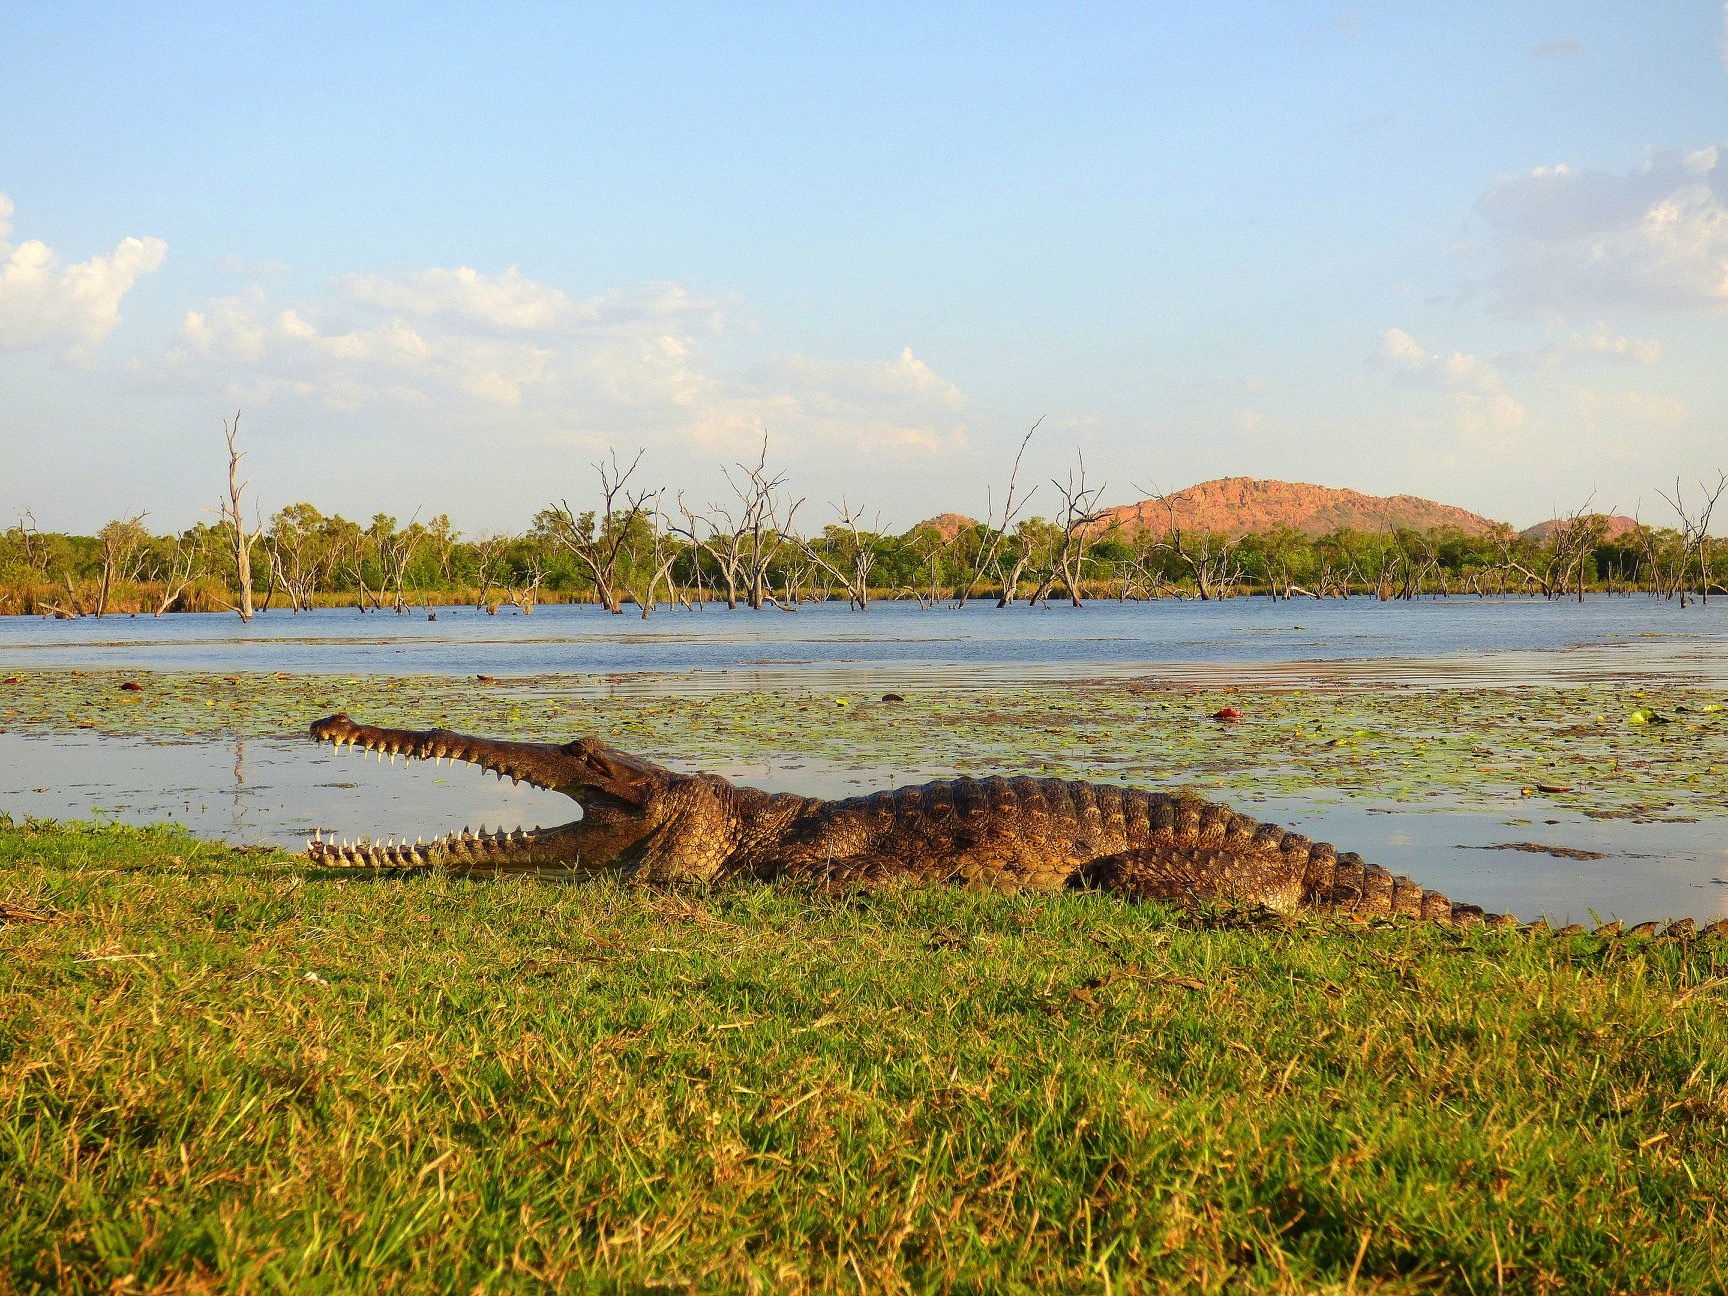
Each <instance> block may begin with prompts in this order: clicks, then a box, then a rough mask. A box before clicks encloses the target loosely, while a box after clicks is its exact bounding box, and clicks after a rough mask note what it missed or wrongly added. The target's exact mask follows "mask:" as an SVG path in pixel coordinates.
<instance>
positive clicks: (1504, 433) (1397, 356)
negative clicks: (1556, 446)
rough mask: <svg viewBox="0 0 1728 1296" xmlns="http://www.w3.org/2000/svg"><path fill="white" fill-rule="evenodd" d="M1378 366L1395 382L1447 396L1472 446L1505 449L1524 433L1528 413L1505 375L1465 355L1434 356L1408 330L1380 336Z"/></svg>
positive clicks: (1377, 355)
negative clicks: (1479, 444)
mask: <svg viewBox="0 0 1728 1296" xmlns="http://www.w3.org/2000/svg"><path fill="white" fill-rule="evenodd" d="M1374 359H1375V362H1376V363H1377V364H1378V365H1379V366H1380V367H1381V368H1382V369H1384V370H1385V371H1387V372H1389V373H1390V374H1392V376H1393V378H1394V380H1395V381H1398V382H1402V383H1405V384H1408V385H1412V386H1418V387H1426V388H1429V389H1431V390H1434V391H1441V392H1446V393H1448V394H1449V395H1450V396H1451V398H1452V404H1453V408H1454V413H1455V416H1456V420H1457V427H1458V430H1459V431H1460V432H1461V433H1462V434H1463V435H1464V436H1465V437H1466V438H1467V439H1469V440H1471V441H1473V442H1478V443H1483V444H1487V445H1490V446H1494V447H1501V446H1504V445H1506V444H1508V443H1510V442H1511V441H1512V440H1513V439H1515V438H1516V437H1517V435H1518V433H1519V432H1520V431H1521V430H1522V429H1523V427H1524V407H1523V406H1522V405H1521V404H1519V403H1518V401H1516V400H1514V399H1513V398H1512V396H1511V394H1510V393H1509V392H1508V391H1507V390H1506V385H1505V383H1504V382H1503V381H1502V380H1501V377H1500V371H1499V370H1498V369H1497V368H1496V367H1495V366H1494V365H1493V364H1492V363H1490V362H1489V361H1487V360H1483V359H1482V358H1481V357H1480V356H1474V355H1469V354H1467V353H1465V352H1463V351H1448V352H1434V351H1429V350H1428V349H1426V348H1425V347H1423V346H1422V344H1421V343H1419V342H1418V341H1417V340H1416V339H1415V338H1413V337H1411V336H1410V334H1408V333H1406V332H1405V331H1404V330H1403V329H1399V328H1391V329H1387V330H1386V331H1385V332H1384V333H1382V334H1381V335H1380V346H1379V349H1378V351H1377V352H1376V353H1375V357H1374Z"/></svg>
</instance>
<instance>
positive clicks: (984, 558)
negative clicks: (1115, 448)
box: [954, 416, 1044, 608]
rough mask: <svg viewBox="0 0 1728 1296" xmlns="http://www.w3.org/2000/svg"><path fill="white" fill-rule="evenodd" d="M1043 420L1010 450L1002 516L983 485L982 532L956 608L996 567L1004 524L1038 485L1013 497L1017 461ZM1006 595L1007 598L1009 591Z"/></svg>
mask: <svg viewBox="0 0 1728 1296" xmlns="http://www.w3.org/2000/svg"><path fill="white" fill-rule="evenodd" d="M1043 422H1044V419H1043V417H1042V416H1040V417H1039V419H1038V421H1037V422H1036V423H1034V424H1033V425H1032V426H1031V427H1029V428H1027V429H1026V435H1025V436H1023V437H1021V438H1020V448H1019V449H1018V450H1017V451H1015V452H1014V466H1013V468H1012V469H1010V470H1009V473H1008V489H1007V491H1006V492H1005V493H1004V494H1003V496H1002V516H1001V518H1000V519H999V520H998V519H997V517H996V504H995V500H994V498H993V496H992V495H991V494H990V492H989V490H988V488H986V491H985V495H984V534H983V536H981V537H980V542H979V545H978V552H977V553H976V554H974V555H973V558H972V573H971V575H969V576H968V577H967V578H966V580H965V583H964V584H962V585H961V586H960V589H959V590H958V592H957V593H956V596H955V599H954V606H955V607H957V608H963V607H965V606H966V600H967V599H969V598H971V597H972V595H973V594H974V593H975V592H976V590H977V588H978V582H979V581H980V580H982V579H983V577H984V573H985V572H987V571H992V570H995V569H996V558H997V555H998V554H999V553H1000V551H1001V549H1002V542H1003V539H1004V538H1005V537H1006V536H1007V534H1008V528H1009V527H1011V526H1013V525H1014V519H1015V518H1016V517H1018V516H1019V514H1020V510H1021V509H1023V508H1025V507H1026V505H1027V504H1028V503H1029V502H1030V501H1031V499H1032V496H1033V495H1035V494H1036V493H1037V490H1038V488H1037V487H1036V486H1034V487H1033V488H1032V489H1031V490H1029V491H1027V492H1026V495H1025V498H1023V499H1020V500H1018V501H1016V500H1015V498H1014V491H1015V487H1016V484H1017V483H1018V482H1019V480H1020V461H1021V460H1022V459H1024V458H1025V457H1026V446H1027V444H1028V443H1029V442H1030V441H1031V440H1032V434H1033V433H1034V432H1036V431H1037V430H1038V426H1039V424H1041V423H1043ZM1004 593H1006V591H1004ZM1009 597H1010V598H1011V597H1012V595H1009ZM996 606H997V607H1003V606H1005V602H999V603H998V604H997V605H996Z"/></svg>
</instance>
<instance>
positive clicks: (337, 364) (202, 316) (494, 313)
mask: <svg viewBox="0 0 1728 1296" xmlns="http://www.w3.org/2000/svg"><path fill="white" fill-rule="evenodd" d="M338 288H339V290H340V292H341V297H340V298H339V299H337V300H333V301H323V302H317V301H314V302H304V303H299V304H296V305H292V306H287V307H280V306H272V305H271V304H270V303H269V302H268V301H267V299H266V298H265V296H264V294H263V292H262V291H261V290H259V289H256V288H254V289H253V290H252V291H251V292H249V293H247V294H245V295H242V296H238V297H228V298H221V299H217V300H214V301H210V302H207V303H205V304H204V305H203V306H202V307H200V308H199V309H197V310H194V311H189V312H188V313H187V315H186V318H185V321H184V323H183V324H182V326H181V336H180V343H179V345H178V347H177V348H176V349H175V350H174V352H173V353H172V354H171V355H170V357H169V359H170V362H171V364H172V365H174V366H175V367H176V368H178V369H179V370H181V371H182V372H204V373H209V374H214V375H217V376H219V377H220V379H221V380H222V381H225V382H226V383H227V384H228V389H229V393H230V395H233V396H235V397H238V398H241V399H243V400H247V401H250V402H252V403H254V404H259V403H264V402H268V401H276V400H292V401H302V402H315V403H317V404H320V405H322V406H324V407H325V408H328V409H333V410H343V411H348V410H356V409H360V408H363V407H367V406H407V407H433V408H436V409H438V410H440V411H441V412H443V413H445V414H449V415H452V416H457V417H460V415H461V411H462V409H463V408H464V407H466V408H467V409H468V411H469V412H470V413H471V414H475V415H477V416H479V417H481V418H482V419H485V418H488V417H490V416H488V415H486V413H485V411H487V410H488V409H490V410H492V411H493V414H494V415H495V413H496V411H497V409H498V408H499V407H504V408H509V409H512V410H514V411H517V415H516V416H514V417H515V422H514V423H513V424H512V431H513V434H514V435H517V436H520V437H525V438H528V439H534V438H540V439H547V440H554V441H559V442H567V443H575V444H582V445H602V444H606V443H609V442H611V443H623V444H634V443H642V444H648V443H650V442H653V441H663V440H667V439H670V440H671V441H673V442H674V443H679V442H681V443H683V444H684V445H691V444H699V445H702V446H704V447H705V448H708V449H714V448H716V447H721V448H724V449H726V450H728V451H731V450H738V449H745V448H748V447H749V446H751V445H754V444H755V442H756V441H757V440H758V439H759V438H760V437H761V435H762V432H763V429H764V428H767V429H768V430H769V431H770V432H771V433H772V434H773V436H774V437H775V440H776V443H777V444H779V445H781V446H782V447H783V448H785V449H786V450H788V451H790V452H796V451H797V450H798V449H799V448H800V447H802V448H804V449H806V450H814V449H816V448H818V447H830V448H844V449H846V450H848V451H857V452H866V453H868V452H872V451H878V450H893V449H907V448H909V449H915V450H924V451H941V450H944V449H948V448H952V447H954V446H957V445H960V444H963V443H964V438H965V426H964V414H965V410H966V407H967V400H966V397H965V395H964V394H963V393H962V392H960V391H959V389H958V388H956V387H955V386H954V384H953V383H951V382H949V381H947V380H946V379H944V378H942V377H941V376H940V375H938V374H936V373H935V372H934V371H932V370H931V368H930V367H929V366H928V365H927V364H926V363H924V361H922V360H920V359H919V358H918V357H917V356H916V355H914V354H913V353H912V351H911V350H910V349H909V348H908V349H904V350H902V352H901V353H900V355H899V356H898V357H897V358H895V359H892V360H885V361H859V362H848V361H834V360H827V359H818V358H813V357H809V356H800V355H792V356H779V357H774V358H770V359H768V360H765V361H762V362H760V363H759V364H757V365H756V366H755V367H754V368H753V369H751V370H749V371H747V372H744V373H732V372H727V371H724V370H723V369H721V368H720V367H719V366H718V365H717V364H716V362H715V361H714V359H713V357H712V356H710V355H709V354H708V353H707V352H706V351H705V350H704V349H703V347H701V346H700V345H699V344H698V342H697V337H698V335H699V334H701V333H704V332H713V331H716V330H718V329H719V328H721V327H722V325H723V320H722V318H721V315H720V312H719V310H718V308H717V306H716V305H715V304H714V303H713V302H710V301H706V300H704V299H702V298H699V297H696V296H694V295H692V294H691V293H690V292H689V291H688V290H686V289H685V288H683V287H682V286H680V285H677V284H667V283H656V284H647V285H642V286H640V287H636V288H632V289H627V290H619V291H616V292H610V293H605V294H602V295H598V296H594V297H590V298H587V299H583V300H577V299H574V298H571V297H570V296H569V295H567V294H566V293H564V292H563V291H561V290H560V289H557V288H554V287H551V286H549V285H546V284H542V283H537V282H535V281H533V280H529V279H525V278H523V277H522V276H521V275H520V274H518V273H517V272H516V271H514V270H511V271H506V272H505V273H504V274H502V275H496V276H487V275H483V274H480V273H479V272H477V271H472V270H466V269H456V270H446V269H428V270H420V271H415V272H413V273H411V274H407V275H400V276H393V277H384V276H379V275H355V276H351V277H348V278H345V279H342V280H340V281H338Z"/></svg>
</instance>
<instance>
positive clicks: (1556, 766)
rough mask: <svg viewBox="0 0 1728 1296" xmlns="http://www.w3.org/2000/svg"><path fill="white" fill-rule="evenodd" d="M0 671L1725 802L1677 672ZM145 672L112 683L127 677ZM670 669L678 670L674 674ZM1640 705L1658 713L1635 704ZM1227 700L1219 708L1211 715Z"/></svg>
mask: <svg viewBox="0 0 1728 1296" xmlns="http://www.w3.org/2000/svg"><path fill="white" fill-rule="evenodd" d="M10 678H11V679H14V680H16V682H15V683H7V684H3V685H0V730H3V729H12V730H15V731H18V732H29V733H51V732H67V731H72V730H85V731H95V732H97V733H104V734H117V735H120V734H124V735H141V736H149V737H155V738H158V739H163V740H181V741H196V740H202V739H208V738H217V737H232V736H234V735H245V736H259V737H291V736H295V735H298V734H300V733H302V732H304V730H305V727H306V725H307V724H309V723H310V722H311V721H312V720H314V719H316V718H317V717H319V716H323V715H329V714H331V713H332V712H336V711H346V712H348V713H350V714H352V715H354V716H357V717H364V718H368V719H379V720H384V721H387V722H388V723H390V724H394V725H404V726H411V727H432V726H441V727H444V728H450V729H460V730H466V731H469V732H475V733H482V734H491V735H500V736H510V737H518V738H524V739H535V740H541V741H554V740H555V741H565V740H567V739H569V738H572V737H575V736H577V735H583V734H594V735H598V736H601V737H604V738H606V739H607V740H609V741H612V742H615V743H617V744H618V745H620V746H624V747H629V748H632V749H634V750H639V751H642V752H644V753H645V754H648V755H651V756H655V757H657V758H661V759H666V760H669V761H672V762H674V763H676V764H681V765H686V766H688V765H699V764H714V763H718V762H722V761H724V762H726V763H728V764H731V765H736V764H738V763H739V762H747V761H749V760H751V759H761V758H765V757H769V756H777V757H783V756H784V755H786V754H787V753H800V754H803V755H808V756H810V757H813V758H817V759H820V760H822V761H824V762H827V763H829V764H831V765H835V766H838V767H841V768H853V769H859V770H870V771H882V770H889V771H903V772H904V773H905V775H906V777H907V778H908V779H912V778H922V777H927V776H929V775H933V774H980V775H982V774H989V773H1000V772H1027V773H1041V774H1049V775H1055V776H1060V777H1069V778H1078V777H1084V778H1093V779H1100V780H1109V781H1120V782H1126V783H1135V784H1143V785H1148V786H1163V785H1168V784H1171V783H1186V784H1190V785H1193V786H1195V787H1198V788H1202V789H1207V790H1216V789H1220V788H1222V789H1225V792H1224V793H1223V794H1222V795H1229V794H1230V793H1231V792H1232V791H1234V792H1238V793H1239V792H1249V791H1251V792H1257V793H1262V794H1270V795H1309V796H1311V795H1315V794H1317V793H1324V792H1328V791H1338V792H1342V793H1344V794H1346V795H1350V796H1364V797H1373V798H1376V799H1389V800H1394V801H1398V802H1402V803H1407V804H1410V805H1412V806H1420V805H1421V804H1422V803H1423V802H1425V801H1435V802H1444V803H1446V804H1454V805H1456V804H1475V805H1482V804H1501V803H1505V802H1507V801H1511V800H1518V799H1522V802H1523V804H1525V805H1526V806H1528V805H1529V804H1530V803H1531V802H1532V801H1533V800H1534V801H1540V800H1542V799H1547V800H1550V801H1552V802H1553V803H1554V804H1555V805H1557V806H1561V807H1563V808H1565V809H1568V810H1572V811H1576V812H1581V813H1584V814H1588V815H1595V816H1600V817H1612V818H1686V817H1699V816H1720V815H1723V814H1725V813H1728V808H1725V806H1724V801H1725V800H1728V798H1725V797H1724V795H1723V792H1724V785H1725V783H1728V777H1725V776H1728V712H1724V711H1723V705H1724V704H1723V701H1722V699H1721V698H1720V696H1719V695H1718V694H1715V693H1712V692H1710V691H1708V690H1704V689H1697V688H1685V687H1678V686H1676V687H1664V688H1662V689H1660V690H1656V689H1644V690H1639V691H1637V692H1635V693H1629V692H1627V691H1626V690H1623V689H1619V688H1615V687H1612V686H1608V685H1586V686H1579V687H1574V688H1560V689H1556V688H1534V687H1525V688H1482V689H1446V690H1420V689H1411V688H1394V689H1362V688H1339V689H1317V688H1310V689H1300V690H1264V691H1255V692H1252V693H1250V692H1249V691H1248V690H1244V689H1234V688H1212V689H1197V688H1192V687H1189V686H1185V685H1161V684H1157V683H1151V682H1127V683H1124V682H1120V681H1110V682H1098V683H1084V682H1082V683H1076V684H1070V685H1064V686H1060V687H1056V686H1039V687H1027V688H1018V689H996V690H984V691H941V692H914V691H908V690H902V691H901V692H900V693H898V694H896V696H897V697H903V698H904V700H903V701H894V702H885V701H883V700H881V695H880V691H879V689H878V688H870V689H866V688H862V687H861V688H860V689H859V690H858V691H856V692H852V693H848V694H837V693H833V692H808V693H791V692H776V693H748V692H746V693H726V694H706V695H702V696H681V695H678V694H676V693H673V692H668V693H666V694H662V695H658V696H656V695H650V694H643V693H640V692H635V691H632V692H631V693H630V694H629V695H627V696H622V697H608V696H606V695H605V694H604V693H603V692H601V691H599V690H597V689H596V688H595V687H594V681H592V680H589V679H586V678H583V679H579V680H578V679H572V678H569V677H560V676H536V677H528V678H521V679H507V678H496V679H488V680H484V681H482V680H477V679H473V678H451V677H448V676H364V677H357V678H356V677H341V676H305V675H287V674H257V675H245V674H241V675H214V674H192V673H161V674H141V673H139V672H136V671H131V672H125V673H121V672H113V671H32V672H20V673H19V674H17V675H15V676H12V677H10ZM123 681H133V682H138V683H139V684H141V687H140V688H139V689H138V690H136V691H124V692H123V691H121V690H120V688H119V684H120V683H121V682H123ZM669 687H670V686H669ZM1631 702H1635V703H1636V706H1635V707H1634V708H1633V709H1632V712H1631V714H1633V715H1636V714H1637V713H1639V712H1647V713H1650V714H1653V715H1661V716H1664V717H1667V718H1668V719H1669V721H1670V723H1667V724H1654V723H1651V722H1650V721H1649V720H1648V719H1646V720H1645V722H1643V723H1629V722H1628V720H1629V714H1628V705H1629V703H1631ZM1227 711H1234V712H1236V718H1234V719H1232V720H1231V721H1230V722H1229V723H1215V722H1213V718H1214V717H1216V716H1217V715H1219V714H1220V713H1221V712H1227Z"/></svg>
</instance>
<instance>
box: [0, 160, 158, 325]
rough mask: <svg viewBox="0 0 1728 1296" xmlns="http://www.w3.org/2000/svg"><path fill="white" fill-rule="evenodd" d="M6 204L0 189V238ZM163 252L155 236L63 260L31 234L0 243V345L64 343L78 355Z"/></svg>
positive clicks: (6, 228) (6, 225)
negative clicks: (101, 253) (79, 258)
mask: <svg viewBox="0 0 1728 1296" xmlns="http://www.w3.org/2000/svg"><path fill="white" fill-rule="evenodd" d="M13 211H14V208H13V206H12V202H11V200H10V199H9V198H7V197H6V196H5V195H4V194H0V240H4V239H5V238H7V237H8V236H9V235H10V234H11V232H12V215H13ZM167 255H168V245H167V244H166V243H164V242H163V241H162V240H161V239H159V238H143V239H139V238H124V239H121V240H120V243H119V244H118V246H116V247H115V249H114V251H113V252H112V253H110V254H109V255H108V256H97V257H91V258H90V260H88V261H80V262H77V263H76V264H73V265H63V264H62V263H61V261H60V258H59V257H57V256H55V255H54V250H53V249H52V248H50V247H49V246H48V245H47V244H46V243H43V242H41V241H40V240H37V239H27V240H25V241H24V242H23V243H20V244H18V245H17V246H16V247H14V246H13V245H12V244H10V243H7V242H4V241H0V350H25V349H28V348H33V347H64V348H65V349H66V350H67V351H68V352H70V353H73V354H84V353H86V352H87V351H88V349H89V348H90V347H93V346H94V345H95V344H96V343H98V342H100V341H101V340H102V339H103V338H105V337H107V336H108V334H109V333H111V332H113V330H114V326H115V325H116V324H118V323H119V322H120V299H121V298H122V297H124V296H125V295H126V294H127V293H128V292H130V291H131V289H132V285H133V284H134V283H135V282H137V279H138V276H139V275H143V274H149V273H150V272H151V271H153V270H155V269H157V267H159V266H160V265H161V264H162V261H163V259H164V258H165V257H166V256H167Z"/></svg>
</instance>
